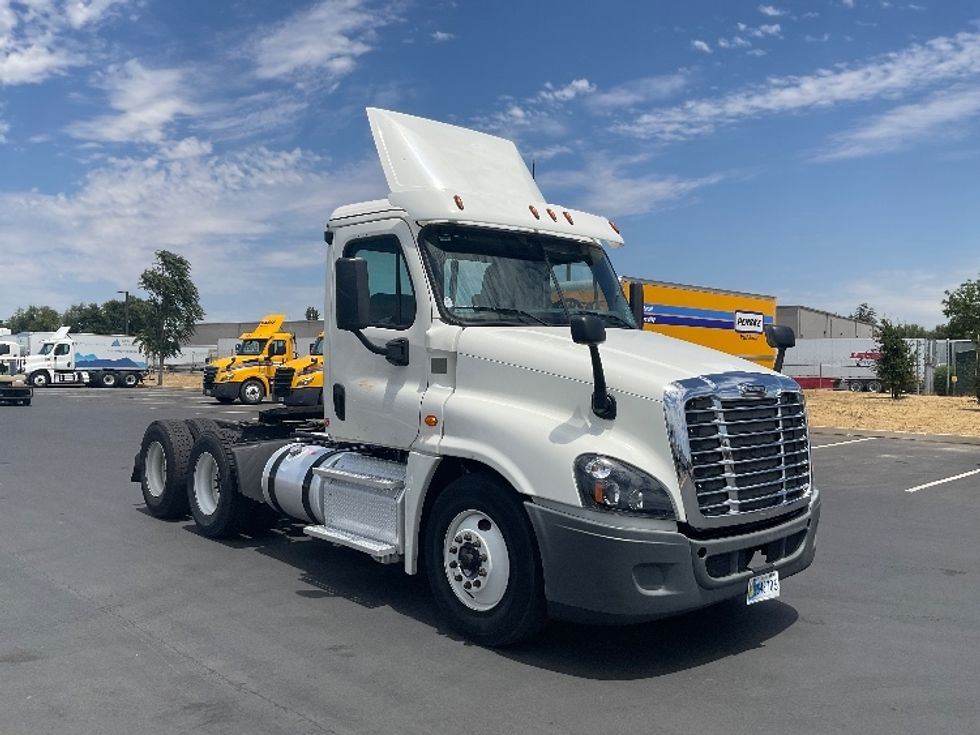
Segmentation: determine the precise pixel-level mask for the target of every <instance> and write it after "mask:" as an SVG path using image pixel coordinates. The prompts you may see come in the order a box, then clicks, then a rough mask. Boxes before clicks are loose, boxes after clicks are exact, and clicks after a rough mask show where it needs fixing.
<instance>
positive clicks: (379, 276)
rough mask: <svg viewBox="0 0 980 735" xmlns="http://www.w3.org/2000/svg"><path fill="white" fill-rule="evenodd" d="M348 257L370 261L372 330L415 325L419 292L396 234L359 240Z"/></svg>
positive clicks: (349, 251) (350, 247) (346, 254)
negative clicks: (374, 328) (373, 328)
mask: <svg viewBox="0 0 980 735" xmlns="http://www.w3.org/2000/svg"><path fill="white" fill-rule="evenodd" d="M344 255H345V256H346V257H348V258H363V259H364V260H366V261H367V270H368V294H369V296H370V299H369V311H368V313H369V314H370V318H371V323H370V325H369V326H372V327H387V328H388V329H407V328H408V327H410V326H412V324H413V323H414V322H415V290H414V289H413V288H412V279H411V278H410V277H409V275H408V265H407V264H406V262H405V256H404V255H403V254H402V249H401V244H400V243H399V242H398V238H397V237H394V236H392V235H386V236H384V237H369V238H365V239H363V240H355V241H353V242H351V243H350V244H348V245H347V248H346V249H345V251H344Z"/></svg>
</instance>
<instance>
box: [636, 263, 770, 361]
mask: <svg viewBox="0 0 980 735" xmlns="http://www.w3.org/2000/svg"><path fill="white" fill-rule="evenodd" d="M622 283H623V290H624V291H625V292H626V294H627V296H628V297H629V295H630V285H631V284H634V283H635V284H636V285H637V287H638V291H639V292H642V294H643V298H642V304H640V303H637V302H638V299H636V298H631V299H630V302H631V306H632V307H633V314H634V317H635V318H636V319H637V321H640V320H642V322H643V328H644V329H645V330H647V331H650V332H660V333H661V334H665V335H667V336H668V337H676V338H677V339H682V340H685V341H687V342H694V343H696V344H699V345H703V346H704V347H710V348H712V349H715V350H720V351H721V352H726V353H728V354H729V355H735V356H736V357H741V358H743V359H745V360H750V361H751V362H754V363H756V364H757V365H762V366H763V367H767V368H773V367H774V365H775V362H776V350H775V349H774V348H773V347H772V346H770V344H769V342H768V340H767V338H766V328H767V327H769V326H770V325H772V324H773V323H774V322H775V318H776V298H775V297H774V296H762V295H759V294H752V293H740V292H738V291H724V290H721V289H716V288H706V287H704V286H687V285H684V284H680V283H667V282H664V281H650V280H645V279H640V278H623V279H622ZM641 309H642V312H641ZM641 313H642V316H641Z"/></svg>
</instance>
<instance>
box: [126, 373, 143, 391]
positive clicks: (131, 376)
mask: <svg viewBox="0 0 980 735" xmlns="http://www.w3.org/2000/svg"><path fill="white" fill-rule="evenodd" d="M139 382H140V379H139V376H138V375H136V373H126V374H125V375H123V377H122V384H123V385H124V386H126V387H127V388H135V387H136V386H137V385H139Z"/></svg>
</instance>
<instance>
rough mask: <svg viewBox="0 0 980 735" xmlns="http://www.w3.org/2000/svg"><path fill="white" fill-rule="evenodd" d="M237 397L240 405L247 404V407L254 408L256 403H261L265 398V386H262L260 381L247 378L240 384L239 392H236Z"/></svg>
mask: <svg viewBox="0 0 980 735" xmlns="http://www.w3.org/2000/svg"><path fill="white" fill-rule="evenodd" d="M238 397H239V398H240V399H241V402H242V403H245V404H248V405H249V406H254V405H255V404H256V403H262V399H263V398H265V386H264V385H262V381H261V380H258V379H256V378H249V379H248V380H246V381H245V382H244V383H242V387H241V390H240V391H239V392H238Z"/></svg>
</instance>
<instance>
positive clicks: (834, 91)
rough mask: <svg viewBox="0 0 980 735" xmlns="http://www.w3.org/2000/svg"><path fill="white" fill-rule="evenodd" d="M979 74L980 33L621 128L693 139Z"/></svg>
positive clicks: (666, 111) (706, 101) (649, 116)
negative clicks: (769, 118) (774, 116)
mask: <svg viewBox="0 0 980 735" xmlns="http://www.w3.org/2000/svg"><path fill="white" fill-rule="evenodd" d="M978 73H980V34H976V33H959V34H957V35H956V36H953V37H939V38H934V39H932V40H930V41H928V42H927V43H923V44H915V45H912V46H910V47H908V48H906V49H904V50H902V51H899V52H897V53H891V54H887V55H885V56H882V57H877V58H875V59H873V60H871V61H870V62H867V63H865V64H863V65H861V66H856V67H847V66H842V67H838V68H836V69H834V70H827V69H821V70H818V71H817V72H815V73H814V74H811V75H808V76H788V77H776V78H771V79H769V80H767V81H766V83H765V84H762V85H759V86H756V87H750V88H747V89H743V90H741V91H737V92H734V93H731V94H728V95H725V96H722V97H717V98H703V99H695V100H689V101H687V102H685V103H683V104H681V105H677V106H674V107H668V108H661V109H655V110H653V111H651V112H648V113H646V114H642V115H640V116H638V117H637V118H636V119H635V120H633V121H632V122H628V123H625V124H623V125H621V126H620V128H619V129H620V130H621V131H622V132H625V133H628V134H630V135H634V136H637V137H641V138H660V139H665V140H677V139H683V138H690V137H693V136H697V135H705V134H708V133H711V132H713V131H714V130H716V129H717V128H718V127H721V126H725V125H731V124H735V123H737V122H740V121H742V120H745V119H750V118H756V117H761V116H764V115H772V114H780V113H792V112H799V111H802V110H807V109H814V108H827V107H832V106H834V105H838V104H842V103H846V102H856V101H863V100H870V99H876V98H880V97H884V96H889V97H894V96H898V95H902V94H905V93H908V92H910V91H913V90H916V89H921V88H924V87H929V86H934V85H936V84H937V83H940V82H949V81H956V80H960V79H963V78H967V77H971V76H975V75H976V74H978Z"/></svg>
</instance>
